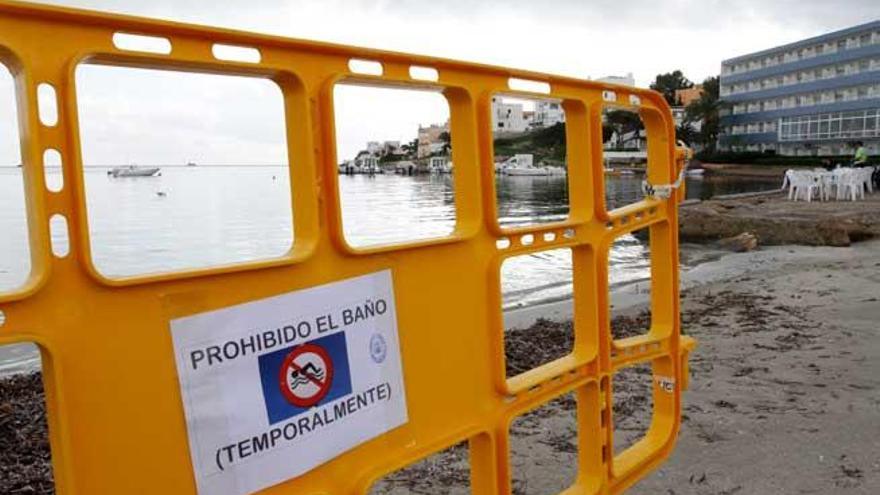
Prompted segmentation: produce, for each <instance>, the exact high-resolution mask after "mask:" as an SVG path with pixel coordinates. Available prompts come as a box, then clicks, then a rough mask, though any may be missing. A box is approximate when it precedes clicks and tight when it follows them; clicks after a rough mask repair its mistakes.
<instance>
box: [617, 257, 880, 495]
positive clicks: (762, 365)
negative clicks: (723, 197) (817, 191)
mask: <svg viewBox="0 0 880 495" xmlns="http://www.w3.org/2000/svg"><path fill="white" fill-rule="evenodd" d="M730 262H733V263H735V264H737V265H739V266H742V267H743V270H742V271H741V272H740V274H738V275H735V276H732V277H720V278H718V279H716V280H715V281H713V282H711V283H708V284H704V285H700V284H696V283H694V278H695V277H694V273H690V274H689V275H688V279H689V280H691V284H693V285H692V286H691V288H689V289H688V290H686V291H685V292H684V293H683V296H682V297H683V315H682V318H683V327H684V329H685V331H686V332H687V333H689V334H691V335H693V336H694V337H696V338H697V339H698V340H699V343H700V345H699V348H698V349H697V351H696V353H695V354H694V355H693V357H692V361H691V363H692V364H691V373H692V381H691V389H690V391H689V392H688V393H687V394H686V395H685V407H684V417H683V426H682V430H681V436H680V438H679V441H678V445H677V447H676V449H675V452H674V453H673V454H672V457H671V458H670V460H669V461H668V462H667V463H666V464H664V465H663V466H662V467H661V468H660V469H659V470H658V471H657V472H655V473H654V474H652V475H651V476H650V477H649V478H647V479H645V480H643V481H642V482H641V483H639V485H637V486H636V487H635V488H634V489H633V490H631V493H636V494H658V493H663V494H718V495H720V494H733V493H742V494H751V493H755V494H758V493H779V494H788V493H792V494H794V493H798V494H800V493H803V494H808V493H852V494H869V493H870V494H875V493H880V438H878V436H877V432H880V242H878V241H872V242H865V243H859V244H855V245H853V246H852V247H849V248H801V247H798V248H797V249H796V250H795V249H794V248H789V247H784V246H783V247H777V248H767V249H764V250H762V251H758V252H754V253H746V254H737V255H731V256H730V257H728V258H726V259H725V260H724V261H722V262H718V263H709V264H706V265H703V266H701V267H699V268H698V269H697V270H695V271H696V272H698V273H706V274H711V273H713V271H718V270H720V269H721V267H722V265H725V264H727V263H730ZM725 268H729V266H728V267H725Z"/></svg>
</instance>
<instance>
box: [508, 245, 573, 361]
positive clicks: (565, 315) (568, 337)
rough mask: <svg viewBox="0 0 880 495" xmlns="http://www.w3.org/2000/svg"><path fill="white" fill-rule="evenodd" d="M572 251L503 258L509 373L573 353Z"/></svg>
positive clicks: (550, 251)
mask: <svg viewBox="0 0 880 495" xmlns="http://www.w3.org/2000/svg"><path fill="white" fill-rule="evenodd" d="M572 277H573V269H572V251H571V249H568V248H562V249H551V250H546V251H539V252H537V253H531V254H526V255H520V256H513V257H510V258H507V259H505V260H504V262H503V263H502V264H501V295H502V297H501V300H502V311H503V320H504V329H505V330H504V354H505V362H506V373H507V377H508V378H510V377H513V376H516V375H519V374H521V373H524V372H526V371H529V370H531V369H534V368H537V367H538V366H541V365H543V364H547V363H549V362H551V361H554V360H556V359H559V358H561V357H564V356H566V355H568V354H570V353H571V351H572V348H573V346H574V327H573V324H572V315H573V310H574V303H573V297H574V293H573V278H572Z"/></svg>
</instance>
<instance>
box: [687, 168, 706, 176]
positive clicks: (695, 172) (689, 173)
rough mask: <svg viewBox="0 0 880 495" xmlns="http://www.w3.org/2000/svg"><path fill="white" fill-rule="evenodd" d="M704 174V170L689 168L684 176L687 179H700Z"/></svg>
mask: <svg viewBox="0 0 880 495" xmlns="http://www.w3.org/2000/svg"><path fill="white" fill-rule="evenodd" d="M704 172H706V169H704V168H689V169H688V171H687V172H685V174H686V175H687V176H688V177H702V176H703V173H704Z"/></svg>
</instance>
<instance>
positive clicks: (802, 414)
mask: <svg viewBox="0 0 880 495" xmlns="http://www.w3.org/2000/svg"><path fill="white" fill-rule="evenodd" d="M683 250H684V253H683V256H692V257H697V258H693V259H695V260H696V261H703V262H702V263H699V264H696V263H691V264H690V266H694V265H696V267H695V268H692V269H690V270H687V271H686V272H684V273H683V274H682V289H683V291H682V323H683V329H684V331H685V332H686V333H688V334H690V335H692V336H694V337H695V338H696V339H697V340H698V341H699V347H698V348H697V351H696V352H695V353H694V354H693V355H692V360H691V373H692V379H691V388H690V390H689V391H688V392H687V393H686V394H685V399H684V401H685V406H684V416H683V418H682V421H683V423H682V430H681V436H680V438H679V441H678V445H677V447H676V449H675V451H674V453H673V454H672V457H671V458H670V459H669V460H668V461H667V462H666V463H665V464H664V465H663V466H662V467H661V468H660V469H659V470H657V471H655V472H654V473H652V474H651V475H650V476H649V477H648V478H646V479H644V480H642V481H641V482H640V483H639V484H638V485H636V486H635V487H634V488H632V489H631V491H630V493H635V494H679V495H680V494H695V495H704V494H705V495H710V494H712V495H722V494H727V495H730V494H734V493H741V494H753V493H754V494H763V493H774V494H775V493H778V494H788V493H791V494H809V493H844V494H849V493H852V494H874V493H880V438H878V436H877V432H878V431H880V323H878V322H880V241H870V242H862V243H857V244H854V245H853V246H852V247H846V248H833V247H802V246H799V247H790V246H776V247H766V248H761V249H759V250H757V251H753V252H748V253H738V254H721V253H719V252H717V251H715V250H712V249H705V248H701V249H697V250H694V249H692V248H689V247H687V246H685V247H684V248H683ZM645 298H646V291H645V290H644V283H641V284H638V283H637V284H634V285H630V286H627V287H625V288H622V289H620V290H618V291H617V292H616V294H615V296H614V301H615V308H614V309H615V314H617V315H618V317H617V318H616V320H615V321H614V331H615V334H616V335H626V334H627V332H628V331H629V330H630V329H640V328H642V327H643V326H644V325H645V324H646V316H645V315H644V313H643V311H644V301H645ZM563 307H565V305H556V306H548V307H543V308H534V309H528V310H521V311H515V312H512V313H511V314H510V315H509V318H507V319H506V321H507V323H508V325H509V326H512V327H514V328H512V329H511V330H509V334H508V339H509V340H510V341H512V342H515V343H516V345H514V346H512V350H511V352H512V353H513V354H512V355H509V356H508V358H509V361H510V362H511V363H512V365H513V366H521V367H523V369H528V368H529V367H531V366H532V365H533V363H530V362H529V360H530V359H534V357H535V356H534V351H533V350H534V348H535V347H534V342H535V339H538V341H540V342H542V348H543V349H544V350H545V351H546V352H548V353H553V352H555V351H556V350H557V349H556V347H558V348H560V349H564V348H567V346H569V345H570V342H569V341H567V340H566V339H567V338H568V337H567V336H568V335H569V333H570V332H569V331H568V328H567V326H568V325H570V323H569V322H568V321H567V316H566V314H565V313H564V310H563V309H561V308H563ZM548 316H549V317H550V318H551V320H550V321H547V320H541V321H539V322H538V324H536V325H534V326H532V327H531V328H525V329H523V327H524V326H528V325H526V323H528V324H529V325H531V324H532V323H534V320H535V318H538V317H548ZM516 327H519V329H517V328H516ZM514 371H515V370H514ZM648 372H649V371H648V370H647V369H646V368H645V367H637V368H632V369H628V370H624V371H622V372H621V373H620V374H618V375H617V377H616V379H615V382H614V392H615V394H616V397H617V399H616V400H615V409H614V414H615V427H616V432H617V433H616V435H617V437H616V438H617V444H620V443H623V444H629V443H632V442H633V441H634V440H635V439H637V438H639V437H641V436H642V435H643V434H644V431H645V429H646V427H647V425H648V422H649V420H650V417H649V411H650V408H649V403H648V401H647V400H646V397H647V396H648V388H647V386H649V384H650V381H649V380H650V378H649V375H648ZM31 382H32V383H37V382H33V380H31ZM25 385H26V384H25ZM32 388H33V387H32V386H22V384H21V383H19V386H18V387H17V388H16V387H7V389H8V390H12V391H14V392H16V394H18V395H16V396H9V395H6V396H4V397H3V401H4V403H2V404H0V413H2V414H0V416H3V417H2V418H0V437H3V438H0V441H2V442H3V443H4V449H5V453H4V455H3V457H2V459H3V462H2V463H0V464H3V465H2V466H0V474H2V475H3V476H0V480H4V481H0V492H3V493H10V492H12V493H52V491H51V484H47V483H46V477H47V475H48V470H46V469H44V467H41V463H44V462H45V460H46V459H47V456H45V455H41V454H39V453H35V452H34V451H35V450H39V448H43V449H45V447H46V443H45V441H44V440H42V439H41V438H39V437H40V435H44V434H45V430H44V429H43V428H42V427H40V426H41V425H40V424H37V426H36V427H33V428H28V429H26V430H20V429H19V431H26V432H27V433H28V435H30V437H28V438H26V439H23V440H24V441H25V443H24V444H22V445H19V447H20V448H21V449H22V451H26V452H30V455H29V456H28V457H27V458H26V459H22V458H21V457H17V456H16V452H15V450H14V448H13V449H12V450H9V446H10V445H12V447H15V439H14V438H12V437H11V436H13V437H14V435H13V432H14V431H16V429H18V427H16V426H15V425H19V427H20V426H21V425H22V424H23V423H22V421H25V422H28V424H36V423H34V422H33V417H34V416H36V415H38V414H39V413H40V408H37V407H34V404H35V403H38V401H37V399H38V397H37V396H36V395H35V394H34V393H33V390H32ZM16 401H18V402H16ZM22 401H24V402H22ZM25 402H26V403H25ZM573 406H574V402H573V400H572V398H570V397H561V398H560V399H558V400H556V401H554V402H553V403H551V404H549V405H547V406H545V407H542V408H540V409H538V410H536V411H534V412H532V413H530V414H528V415H526V416H523V417H522V418H521V419H520V420H518V422H517V424H515V425H514V428H513V430H512V431H513V438H512V441H511V444H512V446H513V449H514V450H513V452H512V453H511V464H512V466H513V472H514V480H513V488H514V493H516V494H530V493H557V492H558V491H560V490H562V489H564V488H565V487H566V486H568V484H569V483H570V481H571V480H572V479H573V476H574V470H573V466H574V460H575V458H576V456H577V452H576V443H575V435H576V424H575V423H574V416H573ZM19 440H22V439H21V438H19ZM621 440H622V442H621ZM35 446H36V447H35ZM22 461H25V462H28V466H27V467H28V469H26V470H22V469H20V468H22V464H21V462H22ZM31 463H33V465H31ZM467 483H468V467H467V449H466V448H464V447H463V446H461V447H458V448H454V449H451V450H449V451H447V452H446V453H444V454H440V455H437V456H433V457H432V458H430V459H429V460H426V461H423V462H420V463H418V464H416V465H414V466H412V467H411V468H409V469H406V470H404V471H401V472H398V473H395V474H393V475H391V476H389V477H387V478H385V480H384V481H383V482H382V483H380V484H378V485H376V486H375V487H374V490H373V493H380V494H395V495H396V494H406V493H467ZM28 486H30V487H32V488H33V489H32V491H19V492H16V491H14V490H15V489H18V490H21V489H25V490H27V487H28Z"/></svg>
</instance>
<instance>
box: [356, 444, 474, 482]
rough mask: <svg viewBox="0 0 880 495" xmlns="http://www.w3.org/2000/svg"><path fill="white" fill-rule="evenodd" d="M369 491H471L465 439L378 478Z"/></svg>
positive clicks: (468, 458) (468, 459)
mask: <svg viewBox="0 0 880 495" xmlns="http://www.w3.org/2000/svg"><path fill="white" fill-rule="evenodd" d="M369 493H370V495H408V494H410V493H425V494H435V493H436V494H441V493H442V494H448V495H466V494H469V493H471V467H470V453H469V448H468V442H467V441H464V442H460V443H458V444H456V445H453V446H452V447H449V448H448V449H445V450H442V451H440V452H437V453H435V454H432V455H430V456H428V457H426V458H424V459H422V460H420V461H418V462H415V463H413V464H410V465H409V466H406V467H404V468H403V469H400V470H398V471H394V472H393V473H390V474H388V475H386V476H384V477H383V478H381V479H379V480H378V481H376V482H375V483H373V486H372V487H371V488H370V491H369Z"/></svg>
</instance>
